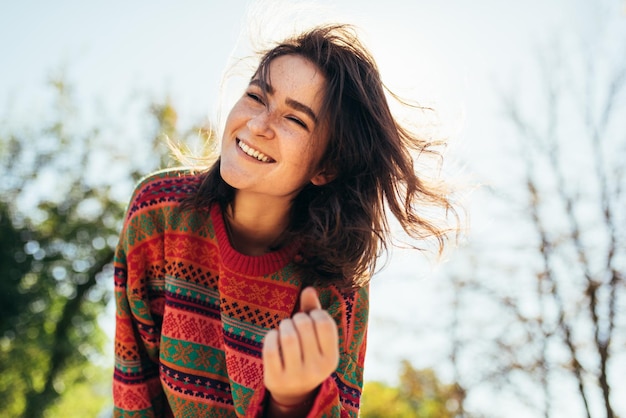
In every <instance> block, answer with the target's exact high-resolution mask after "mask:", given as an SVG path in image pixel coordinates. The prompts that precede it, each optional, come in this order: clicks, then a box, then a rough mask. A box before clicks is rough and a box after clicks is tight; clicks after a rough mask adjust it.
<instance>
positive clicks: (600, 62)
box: [450, 8, 626, 418]
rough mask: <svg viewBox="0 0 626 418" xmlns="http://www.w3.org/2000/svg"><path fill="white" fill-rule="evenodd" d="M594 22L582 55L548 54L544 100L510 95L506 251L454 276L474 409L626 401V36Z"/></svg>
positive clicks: (586, 409) (597, 409) (610, 406)
mask: <svg viewBox="0 0 626 418" xmlns="http://www.w3.org/2000/svg"><path fill="white" fill-rule="evenodd" d="M602 10H605V9H602ZM607 10H614V9H613V8H608V9H607ZM600 22H601V23H600ZM609 22H613V21H612V20H609ZM613 23H614V22H613ZM588 24H589V28H590V29H589V30H590V31H591V34H590V35H589V36H583V37H582V39H584V40H585V44H583V47H582V48H580V44H578V43H577V42H572V44H573V45H574V46H573V45H572V44H568V43H567V42H566V41H563V42H562V43H561V44H560V45H558V46H554V47H553V48H551V49H550V50H549V51H548V52H547V53H543V54H541V55H540V57H539V60H538V62H539V66H538V69H539V71H538V72H537V74H536V75H537V79H538V80H541V83H539V86H540V87H539V89H538V91H536V92H531V91H530V90H525V91H520V90H517V89H516V90H515V91H514V92H511V93H507V94H504V95H503V100H502V104H503V106H502V109H503V110H504V111H505V120H506V122H507V124H508V126H509V128H510V129H511V130H510V132H511V137H513V138H516V139H517V140H518V141H519V142H518V144H517V145H518V146H517V147H516V148H517V152H516V155H515V157H516V158H512V159H511V162H510V165H509V170H510V171H509V177H508V178H507V180H508V183H507V184H503V185H502V188H500V189H495V188H494V190H493V191H494V194H493V197H496V198H498V200H494V201H492V204H491V205H490V206H491V207H493V206H495V205H496V204H497V205H498V206H501V207H504V209H505V211H506V212H505V217H500V218H499V219H497V220H494V223H495V224H497V225H499V232H500V239H501V242H500V245H501V246H500V247H499V248H485V247H482V248H481V247H480V246H481V242H480V238H478V239H477V241H476V242H475V244H474V246H473V247H472V248H468V249H467V252H466V255H467V260H468V262H467V263H466V264H465V265H463V264H461V263H457V264H456V266H455V268H456V269H457V271H458V272H452V273H451V275H450V276H451V278H452V279H453V283H454V285H455V294H454V302H453V308H454V309H453V311H454V312H455V313H456V316H455V318H454V320H453V321H452V322H451V323H452V325H453V327H452V328H453V330H452V331H453V333H452V337H453V338H452V340H453V341H454V345H455V347H454V350H453V356H452V360H453V362H454V363H455V365H456V367H457V376H463V379H461V380H462V383H463V385H464V387H466V388H467V390H468V397H471V396H472V392H473V390H480V387H481V386H482V387H484V386H489V387H490V388H491V389H492V390H495V391H497V392H500V393H503V394H504V393H505V394H506V396H512V397H514V398H516V399H517V400H520V401H521V402H523V403H525V404H526V405H527V406H528V407H529V408H530V410H531V411H533V413H534V414H536V416H544V417H551V416H557V415H559V414H563V413H564V412H563V411H570V413H578V412H581V414H580V416H586V417H588V418H590V417H596V416H597V417H607V418H613V417H616V416H618V413H617V405H619V404H620V403H619V402H618V400H619V399H623V397H622V398H620V396H621V395H620V394H623V393H625V392H626V381H625V380H624V376H625V375H626V369H625V368H624V364H625V362H626V309H625V307H626V286H625V285H626V282H625V280H624V277H625V275H626V211H624V208H626V198H625V195H624V193H623V191H624V186H626V176H625V165H624V161H626V142H625V139H626V137H625V136H624V132H626V118H624V115H625V114H626V109H625V107H624V105H625V104H626V60H624V57H626V49H625V48H626V44H625V43H624V42H623V41H624V39H626V25H624V22H622V21H620V22H617V23H616V24H615V25H611V24H607V21H606V20H602V19H600V20H598V21H596V22H595V25H594V22H593V20H592V19H590V20H589V22H588ZM532 93H535V94H534V95H532ZM516 173H518V176H517V177H515V174H516ZM490 183H491V184H492V185H493V184H494V182H493V181H491V182H490ZM493 202H495V204H494V203H493ZM502 231H508V232H509V233H508V234H503V233H502ZM502 242H506V243H507V244H509V245H510V247H508V250H509V251H508V252H506V251H504V246H502ZM483 245H484V244H483ZM486 249H488V251H485V250H486ZM476 305H479V306H481V313H482V312H484V313H486V314H485V316H484V317H483V318H481V319H482V320H484V322H482V323H479V322H477V320H476V315H474V316H469V315H465V314H464V313H465V312H467V311H468V310H469V309H470V308H471V307H472V306H476ZM476 329H480V330H481V331H480V333H479V334H478V335H477V334H476V332H475V330H476ZM476 358H481V359H482V360H483V361H482V362H481V363H479V364H477V363H476V362H475V361H474V360H475V359H476ZM470 376H471V377H470ZM621 408H622V409H621V413H620V414H621V415H624V414H626V409H624V404H623V402H622V403H621ZM574 411H575V412H574ZM566 414H567V413H566ZM559 416H571V415H559Z"/></svg>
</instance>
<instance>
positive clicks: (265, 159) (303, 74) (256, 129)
mask: <svg viewBox="0 0 626 418" xmlns="http://www.w3.org/2000/svg"><path fill="white" fill-rule="evenodd" d="M325 82H326V81H325V78H324V77H323V76H322V74H321V73H320V71H319V69H318V68H317V67H316V66H315V65H314V64H313V63H312V62H310V61H309V60H307V59H305V58H303V57H301V56H299V55H284V56H280V57H277V58H275V59H274V60H272V61H271V63H270V64H269V80H262V79H260V78H259V77H258V76H256V77H255V78H254V79H253V80H252V81H251V82H250V84H249V85H248V88H247V89H246V92H245V93H244V95H243V96H242V97H241V98H240V99H239V101H238V102H237V103H236V104H235V105H234V106H233V108H232V110H231V111H230V114H229V115H228V119H227V120H226V126H225V129H224V137H223V138H222V149H221V169H220V173H221V175H222V178H223V179H224V181H226V183H228V184H229V185H231V186H232V187H234V188H235V189H237V190H238V192H237V193H241V192H253V193H258V194H263V195H266V196H267V197H278V198H287V199H288V200H291V199H292V198H293V197H294V196H295V195H296V194H297V193H298V191H300V190H301V189H302V188H303V187H304V186H305V185H306V184H307V183H309V182H312V183H314V184H317V185H321V184H324V183H326V182H327V181H328V179H327V178H326V176H325V175H324V173H323V172H321V171H320V170H319V162H320V158H321V156H322V154H323V152H324V149H325V147H326V144H327V142H328V140H327V134H325V132H326V129H323V126H321V127H320V126H319V125H320V124H322V125H323V122H322V121H320V120H319V115H320V109H321V105H322V100H323V94H324V93H323V92H324V85H325ZM264 83H267V84H266V86H265V89H262V88H261V86H262V85H263V84H264ZM264 90H265V91H266V93H263V91H264Z"/></svg>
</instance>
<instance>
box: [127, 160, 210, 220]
mask: <svg viewBox="0 0 626 418" xmlns="http://www.w3.org/2000/svg"><path fill="white" fill-rule="evenodd" d="M200 182H201V176H200V172H198V171H197V170H194V169H190V168H184V167H183V168H170V169H164V170H159V171H155V172H153V173H150V174H148V175H147V176H145V177H143V178H142V179H141V180H140V181H139V182H138V183H137V185H136V187H135V191H134V193H133V196H132V198H131V202H130V205H129V211H128V215H129V216H132V214H133V213H134V212H136V211H138V210H141V209H145V208H148V207H154V206H162V205H171V204H174V205H176V204H179V203H180V202H182V201H183V200H184V199H186V198H187V197H189V196H190V195H191V194H193V193H195V192H196V191H197V190H198V187H199V185H200Z"/></svg>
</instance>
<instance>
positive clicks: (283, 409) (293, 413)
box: [268, 390, 317, 417]
mask: <svg viewBox="0 0 626 418" xmlns="http://www.w3.org/2000/svg"><path fill="white" fill-rule="evenodd" d="M316 395H317V390H314V391H312V392H310V393H308V394H306V395H303V396H295V397H294V396H288V397H283V396H274V394H272V393H271V392H270V394H269V399H268V407H269V408H268V409H269V411H270V415H269V416H272V417H274V416H275V417H298V416H306V415H307V414H308V412H309V411H310V409H311V406H312V405H313V401H314V400H315V396H316Z"/></svg>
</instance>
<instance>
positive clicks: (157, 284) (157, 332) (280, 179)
mask: <svg viewBox="0 0 626 418" xmlns="http://www.w3.org/2000/svg"><path fill="white" fill-rule="evenodd" d="M430 145H431V144H430V143H429V142H428V141H425V140H423V139H421V138H419V137H418V136H416V135H414V134H413V133H412V132H411V131H409V130H407V129H405V128H403V127H402V125H401V124H400V123H399V122H398V121H397V120H396V119H394V117H393V115H392V113H391V111H390V109H389V106H388V103H387V100H386V95H385V91H384V87H383V84H382V81H381V79H380V75H379V73H378V70H377V67H376V64H375V62H374V60H373V58H372V57H371V55H370V54H369V52H368V51H367V49H366V48H365V47H364V46H363V45H362V44H361V43H360V41H359V39H358V38H357V37H356V36H355V34H354V32H353V30H352V29H351V28H350V27H349V26H344V25H329V26H319V27H315V28H313V29H311V30H310V31H306V32H304V33H302V34H300V35H298V36H296V37H293V38H289V39H286V40H284V41H283V42H281V43H279V44H278V45H276V46H275V47H273V48H271V49H270V50H268V51H266V52H265V53H264V54H263V56H262V58H261V61H260V64H259V66H258V68H257V69H256V71H255V72H254V74H253V75H252V77H251V78H250V82H249V84H248V86H247V87H246V89H245V91H244V92H243V94H242V95H241V97H240V99H239V100H238V101H237V103H236V104H235V105H234V106H233V107H232V110H231V111H230V113H229V116H228V119H227V121H226V125H225V128H224V132H223V137H222V146H221V151H220V158H219V159H218V160H217V161H216V162H215V164H213V166H212V167H211V168H210V169H208V170H206V171H194V170H183V169H180V170H169V171H164V172H159V173H156V174H153V175H151V176H149V177H147V178H146V179H144V180H143V181H142V182H141V183H140V184H139V185H138V187H137V189H136V191H135V193H134V195H133V197H132V200H131V203H130V206H129V209H128V213H127V215H126V218H125V222H124V226H123V230H122V233H121V239H120V244H119V246H118V249H117V252H116V258H115V291H116V300H117V316H116V324H117V327H116V365H115V375H114V401H115V415H116V416H130V415H133V416H171V415H174V416H252V417H262V416H272V417H274V416H276V417H282V416H285V417H287V416H289V417H291V416H310V417H331V416H342V417H343V416H346V417H347V416H352V417H356V416H357V415H358V411H359V403H360V396H361V388H362V383H363V381H362V380H363V364H364V359H365V346H366V331H367V318H368V300H369V293H368V292H369V286H368V283H369V280H370V277H371V274H372V273H373V271H374V267H375V264H376V258H377V256H378V255H379V254H380V251H381V250H382V249H384V248H385V247H386V246H387V243H388V241H389V239H390V234H389V227H388V220H387V212H388V211H390V212H391V214H392V215H394V216H395V218H396V219H397V220H398V221H399V223H400V225H401V226H402V227H403V228H404V230H405V231H406V232H407V233H408V234H409V235H410V236H411V237H414V238H416V239H430V238H434V239H435V240H436V241H438V243H439V246H440V249H441V247H443V245H444V243H445V240H446V236H447V233H449V232H451V231H453V230H454V228H448V227H446V226H445V225H446V224H445V223H441V224H440V223H439V221H440V220H439V219H437V218H435V217H428V216H425V215H424V213H432V212H429V211H430V210H431V209H432V208H433V207H434V208H438V209H441V210H443V211H448V212H452V213H454V207H453V206H452V204H451V201H450V200H449V191H448V190H447V189H446V188H444V186H443V183H441V182H439V183H438V186H436V187H435V186H433V185H430V184H429V183H428V182H427V181H425V180H424V178H422V177H421V176H420V173H416V171H415V165H414V159H413V157H412V152H413V151H417V152H418V155H421V156H422V157H423V156H424V155H426V154H428V153H434V151H432V150H431V148H430Z"/></svg>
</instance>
